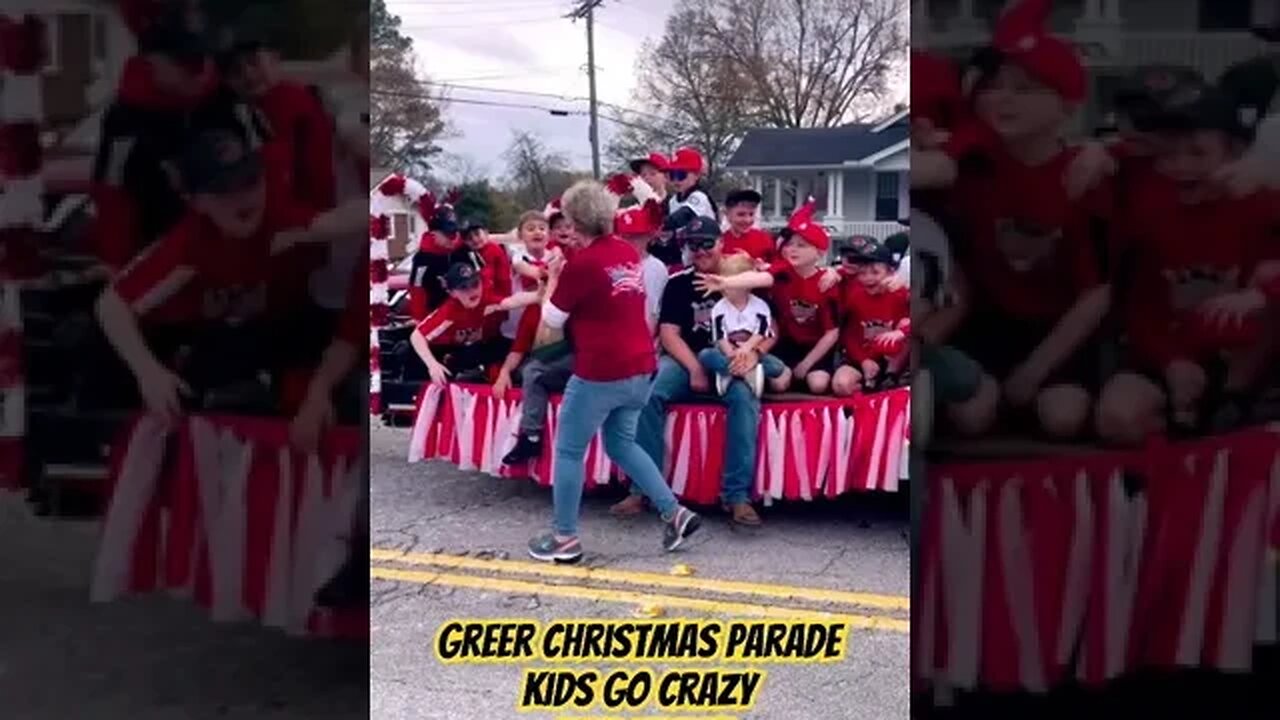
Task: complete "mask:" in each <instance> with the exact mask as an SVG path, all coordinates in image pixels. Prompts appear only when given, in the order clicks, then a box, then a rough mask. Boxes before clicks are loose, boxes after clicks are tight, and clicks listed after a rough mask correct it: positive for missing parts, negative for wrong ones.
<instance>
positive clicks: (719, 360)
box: [698, 347, 787, 387]
mask: <svg viewBox="0 0 1280 720" xmlns="http://www.w3.org/2000/svg"><path fill="white" fill-rule="evenodd" d="M698 362H700V363H702V367H704V368H706V369H707V371H708V372H711V373H715V374H717V375H728V374H729V358H727V357H725V356H724V353H723V352H721V351H720V348H714V347H709V348H707V349H705V350H703V351H702V352H700V353H698ZM760 366H761V367H763V368H764V376H765V377H766V378H769V379H770V380H772V379H773V378H776V377H778V376H779V375H781V374H782V373H784V372H786V371H787V366H786V364H785V363H783V362H782V361H781V360H779V359H778V358H776V357H774V356H772V355H762V356H760ZM731 387H732V386H731Z"/></svg>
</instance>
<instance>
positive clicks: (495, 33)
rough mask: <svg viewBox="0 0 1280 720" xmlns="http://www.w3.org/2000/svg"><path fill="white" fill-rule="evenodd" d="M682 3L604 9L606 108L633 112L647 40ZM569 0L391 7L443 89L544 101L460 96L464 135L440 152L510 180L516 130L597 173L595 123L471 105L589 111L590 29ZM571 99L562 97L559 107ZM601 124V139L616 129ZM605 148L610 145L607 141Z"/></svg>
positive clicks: (430, 1)
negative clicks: (508, 156) (591, 129)
mask: <svg viewBox="0 0 1280 720" xmlns="http://www.w3.org/2000/svg"><path fill="white" fill-rule="evenodd" d="M674 4H675V0H613V1H612V2H609V3H606V5H605V7H603V8H602V9H601V10H599V11H597V20H596V43H595V44H596V63H595V64H596V67H597V69H598V70H597V75H596V84H597V85H596V87H597V93H598V95H599V98H600V100H601V101H602V102H608V103H613V104H616V105H624V106H630V105H631V104H632V103H631V91H632V88H633V86H634V79H633V76H634V68H635V60H636V57H637V56H638V54H639V51H640V46H641V44H642V43H643V42H644V40H645V39H646V38H654V39H655V40H656V39H657V38H659V37H661V35H662V28H663V24H664V23H665V21H666V18H667V15H668V14H669V13H670V12H671V8H672V7H673V6H674ZM573 6H574V3H573V2H570V1H569V0H526V1H525V2H517V1H516V0H469V1H468V0H387V9H388V10H389V11H390V12H391V13H392V14H394V15H399V16H400V19H401V21H402V25H401V30H402V32H403V33H404V34H405V35H407V36H409V37H410V38H412V39H413V46H414V50H415V52H416V53H417V54H418V57H419V58H420V61H421V65H422V70H424V71H425V72H426V74H427V75H428V76H429V77H430V78H431V79H432V80H433V81H436V82H444V81H447V82H455V83H458V84H461V85H469V86H476V87H482V88H491V89H494V90H519V91H524V92H534V93H546V94H550V95H554V96H557V97H537V96H527V95H517V94H509V93H505V92H501V93H499V92H484V91H476V90H470V89H461V88H453V89H451V90H450V91H449V93H450V96H451V97H453V98H455V99H457V100H459V102H454V103H451V104H450V105H449V107H448V110H447V116H448V118H449V121H450V123H451V124H452V126H453V127H454V129H455V130H456V132H457V133H458V135H457V137H454V138H450V139H447V140H445V141H444V142H443V143H442V145H443V146H444V148H445V151H446V152H447V153H449V154H451V155H456V156H463V157H466V158H468V159H469V160H470V161H471V162H472V164H473V166H474V169H475V170H477V171H479V173H480V174H483V175H486V176H489V177H494V178H496V177H499V176H501V175H502V174H503V173H504V172H505V163H504V162H503V160H502V152H503V150H505V149H506V147H507V145H508V144H509V143H510V140H511V134H512V131H513V130H516V129H521V130H524V129H527V130H532V131H534V132H536V133H537V134H538V135H540V136H541V137H542V138H543V139H544V140H545V141H546V142H547V144H548V145H549V146H550V147H551V148H553V149H555V150H558V151H560V152H562V153H563V154H565V155H566V156H568V157H569V159H570V161H571V162H572V163H573V164H574V165H575V166H576V167H578V168H581V169H589V168H590V167H591V145H590V143H589V141H588V139H587V118H586V117H585V116H581V115H577V116H574V115H571V116H569V117H554V116H551V115H550V114H549V113H548V112H547V111H546V110H545V109H519V108H507V107H493V106H484V105H474V104H470V103H467V102H463V101H467V100H477V101H483V102H500V103H513V104H520V105H534V106H538V107H539V108H550V107H554V108H557V109H563V110H570V111H585V110H586V109H587V103H586V102H585V100H583V101H575V100H572V99H571V98H585V97H586V96H587V94H588V86H587V75H586V71H585V68H586V64H587V38H586V27H585V24H584V23H583V22H581V21H579V22H576V23H575V22H572V21H570V20H568V19H566V18H564V17H562V16H563V15H565V14H566V13H567V12H568V11H569V9H570V8H572V7H573ZM560 98H564V99H560ZM613 129H614V128H613V127H611V123H609V121H608V120H603V119H602V120H601V133H602V138H604V139H606V140H607V137H608V133H609V132H610V131H611V130H613ZM601 145H602V147H603V145H604V142H602V143H601Z"/></svg>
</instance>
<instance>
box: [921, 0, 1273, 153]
mask: <svg viewBox="0 0 1280 720" xmlns="http://www.w3.org/2000/svg"><path fill="white" fill-rule="evenodd" d="M1006 4H1007V1H1006V0H912V7H911V30H912V38H911V41H912V45H913V46H915V47H923V48H929V49H931V50H936V51H942V52H948V53H953V54H958V55H961V56H963V54H964V53H966V52H968V51H969V50H971V49H972V48H974V47H976V46H978V45H980V44H982V43H983V42H985V41H986V40H987V39H989V38H990V32H991V29H990V28H991V23H992V21H993V20H994V19H995V18H996V17H997V16H998V15H999V14H1000V12H1001V10H1003V8H1004V7H1005V6H1006ZM1252 5H1253V2H1252V0H1056V2H1054V4H1053V17H1052V30H1053V31H1054V32H1055V33H1057V34H1059V35H1062V36H1064V37H1067V38H1069V39H1071V40H1073V41H1074V42H1075V43H1076V46H1077V47H1078V48H1079V49H1080V52H1081V54H1082V55H1083V56H1084V58H1085V63H1086V65H1087V66H1088V68H1089V76H1090V101H1089V103H1088V105H1087V106H1086V107H1085V111H1084V112H1083V113H1082V114H1081V117H1080V122H1081V127H1080V129H1081V130H1086V131H1087V130H1089V129H1092V128H1093V127H1096V125H1097V124H1098V123H1099V121H1100V120H1101V119H1102V118H1103V116H1104V114H1105V113H1106V112H1107V110H1108V105H1109V104H1110V100H1111V98H1113V97H1114V96H1115V93H1116V90H1117V89H1118V87H1119V86H1120V84H1121V83H1122V82H1123V81H1124V79H1125V78H1126V77H1128V76H1129V75H1130V74H1131V73H1132V71H1133V70H1134V68H1138V67H1142V66H1145V65H1179V66H1185V67H1190V68H1194V69H1195V70H1197V71H1198V72H1200V73H1201V74H1202V75H1204V76H1205V78H1206V79H1208V80H1211V81H1214V80H1217V78H1218V77H1219V76H1220V75H1221V74H1222V71H1223V70H1225V69H1226V68H1227V67H1228V66H1230V65H1232V64H1234V63H1236V62H1239V61H1241V60H1246V59H1248V58H1251V57H1255V56H1257V55H1259V54H1260V53H1262V52H1264V51H1265V49H1266V45H1265V44H1264V43H1262V42H1261V41H1260V40H1258V39H1256V38H1254V37H1253V36H1252V35H1251V34H1250V32H1249V27H1250V19H1251V10H1252Z"/></svg>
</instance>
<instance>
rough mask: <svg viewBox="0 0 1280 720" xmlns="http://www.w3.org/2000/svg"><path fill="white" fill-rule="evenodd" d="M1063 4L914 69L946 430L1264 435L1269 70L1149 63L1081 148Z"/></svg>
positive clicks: (921, 303) (1035, 8)
mask: <svg viewBox="0 0 1280 720" xmlns="http://www.w3.org/2000/svg"><path fill="white" fill-rule="evenodd" d="M1050 4H1051V3H1048V2H1043V1H1041V0H1023V1H1022V2H1019V3H1015V4H1014V5H1013V6H1012V7H1011V8H1010V9H1009V10H1007V11H1006V12H1005V13H1004V14H1003V15H1002V16H1001V17H1000V19H999V20H998V21H997V23H996V26H995V28H994V32H993V35H992V39H991V43H990V45H989V46H988V47H986V48H984V49H982V50H981V51H979V52H978V53H976V54H975V55H974V56H973V58H972V59H971V60H970V61H969V62H968V65H967V66H963V67H962V66H960V65H956V64H952V63H951V62H950V61H949V60H948V59H946V58H942V57H939V56H935V55H930V54H928V53H925V52H922V51H915V52H913V57H912V66H913V77H912V94H913V98H912V104H913V131H912V142H913V155H912V181H913V197H912V204H913V208H914V212H913V225H917V224H918V225H920V226H921V227H925V226H928V227H930V228H931V231H930V235H931V237H932V238H934V241H936V242H932V244H934V245H935V248H934V250H935V251H934V253H933V255H932V261H931V263H930V267H931V268H932V280H931V282H929V283H927V284H928V285H929V286H930V287H929V288H928V289H927V290H926V289H924V287H923V285H921V287H920V288H918V290H919V292H917V293H916V295H915V298H914V299H915V301H916V308H915V312H914V319H915V323H914V331H915V333H916V338H917V340H918V341H919V342H920V343H921V346H922V348H921V349H922V352H921V358H922V362H923V368H924V369H925V370H926V371H927V372H928V374H929V376H930V378H931V380H932V381H933V382H932V383H931V386H932V387H933V388H934V390H935V392H934V398H933V402H934V403H935V406H936V407H937V408H938V409H939V410H940V412H939V413H938V421H939V422H940V423H942V424H944V425H945V430H946V431H948V432H951V433H955V434H960V435H965V436H976V435H984V434H988V433H993V432H1001V431H1010V430H1012V429H1014V428H1016V427H1023V428H1025V427H1029V426H1031V425H1029V424H1028V423H1030V424H1033V425H1034V426H1035V427H1036V428H1037V429H1038V430H1039V432H1040V433H1042V434H1043V435H1044V436H1046V437H1048V438H1051V439H1057V440H1086V441H1088V440H1092V441H1100V442H1103V443H1107V444H1115V445H1121V446H1134V445H1140V444H1142V443H1144V442H1146V441H1147V439H1148V438H1150V437H1152V436H1153V435H1156V434H1161V433H1166V432H1167V433H1170V434H1200V433H1205V432H1214V431H1221V430H1228V429H1231V428H1234V427H1238V426H1240V425H1241V424H1246V423H1250V422H1254V421H1258V420H1260V419H1262V418H1261V417H1260V415H1259V413H1260V406H1259V404H1258V403H1257V398H1258V397H1259V395H1260V391H1261V390H1263V389H1264V388H1265V387H1267V386H1268V385H1269V384H1271V383H1273V382H1274V380H1275V377H1274V376H1273V371H1272V368H1273V366H1274V359H1275V356H1276V350H1277V342H1276V340H1277V330H1278V329H1280V323H1277V322H1276V318H1277V314H1276V308H1277V304H1276V302H1275V300H1276V294H1275V278H1276V277H1277V273H1278V271H1280V264H1278V263H1277V261H1278V260H1280V243H1278V242H1277V241H1276V237H1277V235H1276V231H1277V229H1280V202H1277V200H1280V195H1277V193H1276V192H1275V190H1274V189H1269V188H1268V187H1267V184H1268V182H1271V181H1272V180H1273V179H1274V175H1275V172H1274V168H1275V166H1276V165H1275V164H1276V162H1277V160H1276V158H1275V157H1272V158H1271V164H1270V166H1269V169H1267V167H1268V166H1267V163H1266V162H1265V161H1263V162H1261V163H1259V162H1258V161H1257V154H1258V148H1257V146H1256V145H1255V143H1254V140H1255V135H1256V134H1257V131H1258V129H1259V127H1261V124H1262V122H1263V120H1264V118H1265V117H1266V116H1267V107H1268V106H1269V105H1273V104H1272V102H1271V98H1272V97H1273V96H1274V95H1275V89H1276V73H1275V71H1274V68H1273V69H1272V72H1270V73H1269V74H1268V73H1263V75H1264V76H1266V77H1264V78H1262V79H1259V78H1258V77H1257V75H1256V74H1254V75H1253V76H1252V77H1253V79H1252V80H1246V79H1243V78H1242V76H1244V75H1247V73H1242V72H1241V70H1240V68H1233V69H1232V70H1230V71H1228V73H1227V74H1226V76H1224V77H1223V79H1222V81H1221V82H1219V83H1215V82H1213V80H1212V79H1210V78H1203V77H1201V76H1200V75H1199V74H1198V73H1197V72H1196V71H1195V70H1194V69H1191V68H1177V67H1149V68H1142V69H1140V71H1139V72H1138V73H1137V75H1136V77H1135V78H1134V79H1133V82H1132V83H1131V86H1130V87H1128V88H1125V89H1124V90H1123V91H1122V92H1121V93H1119V94H1118V96H1117V97H1115V98H1109V99H1107V100H1108V102H1109V103H1111V109H1112V110H1114V118H1115V123H1114V127H1111V128H1108V129H1106V132H1105V137H1104V138H1101V139H1072V138H1070V137H1069V136H1068V127H1069V126H1070V122H1071V120H1072V119H1073V116H1074V115H1075V114H1076V113H1077V112H1078V111H1079V110H1080V109H1081V105H1082V103H1083V102H1084V101H1085V98H1086V89H1087V87H1088V85H1089V84H1088V77H1087V72H1086V69H1085V67H1084V65H1083V62H1082V60H1081V58H1080V56H1079V55H1078V53H1077V51H1076V49H1075V48H1074V46H1073V45H1071V44H1070V43H1069V42H1067V41H1065V40H1063V39H1061V38H1058V37H1056V36H1054V35H1052V34H1051V33H1049V32H1048V30H1046V22H1047V18H1048V13H1049V10H1050ZM1264 64H1266V63H1264ZM1272 65H1273V64H1272ZM1259 94H1261V95H1262V96H1263V102H1261V103H1259V102H1258V100H1259V98H1258V96H1259ZM1268 174H1270V175H1271V176H1272V177H1271V178H1268V177H1266V175H1268ZM881 337H884V336H883V335H882V336H881ZM890 337H891V338H892V340H891V341H886V342H890V343H896V340H897V338H898V336H897V335H896V334H893V335H891V336H890ZM868 369H870V368H868Z"/></svg>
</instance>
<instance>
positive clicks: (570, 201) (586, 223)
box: [529, 181, 701, 562]
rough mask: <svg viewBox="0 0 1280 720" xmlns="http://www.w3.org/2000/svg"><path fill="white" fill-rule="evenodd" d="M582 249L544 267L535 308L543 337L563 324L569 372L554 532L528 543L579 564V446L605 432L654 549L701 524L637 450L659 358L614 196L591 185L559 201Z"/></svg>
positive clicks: (544, 556)
mask: <svg viewBox="0 0 1280 720" xmlns="http://www.w3.org/2000/svg"><path fill="white" fill-rule="evenodd" d="M560 206H561V209H562V210H563V211H564V214H565V216H567V217H568V218H569V219H570V220H571V221H573V226H574V233H575V235H577V240H578V241H579V243H580V244H581V249H580V250H578V251H577V252H576V253H575V254H574V256H573V260H572V261H571V262H569V263H567V264H564V263H553V264H552V266H551V267H550V268H549V270H550V272H551V274H552V276H553V282H554V283H555V291H554V292H553V293H552V295H551V297H550V299H549V300H547V301H546V303H545V304H544V305H543V309H542V323H543V325H544V328H543V330H544V331H545V332H543V333H542V334H543V335H544V336H545V335H546V334H547V332H549V331H559V330H561V329H565V328H566V326H567V331H568V332H567V335H568V336H569V337H570V338H571V341H572V344H573V353H574V355H573V376H572V377H571V378H570V379H569V384H568V386H567V387H566V388H565V392H564V400H563V401H562V402H561V405H560V415H559V417H560V420H559V425H558V427H557V430H556V441H555V443H556V444H555V477H554V479H553V481H552V498H553V501H554V507H555V513H554V514H555V521H554V523H553V524H552V531H551V532H549V533H546V534H544V535H541V536H539V537H536V538H534V539H533V540H532V541H530V543H529V554H530V555H531V556H532V557H534V558H535V559H538V560H547V561H554V562H577V561H578V560H580V559H581V558H582V543H581V542H580V541H579V539H578V512H579V507H580V505H581V502H582V484H583V480H584V477H583V473H584V468H583V459H584V457H585V456H586V452H587V445H588V443H590V442H591V439H592V438H593V437H595V435H596V433H597V432H599V431H601V430H603V434H604V450H605V453H607V454H608V456H609V458H610V459H612V460H613V462H614V463H615V464H617V466H618V467H619V468H620V469H621V470H622V472H623V473H625V474H626V476H627V477H628V478H630V479H631V482H632V483H634V484H635V485H636V487H638V488H639V489H640V491H641V492H643V493H644V494H645V495H647V496H648V497H649V500H650V502H651V503H652V504H653V506H654V508H656V509H657V511H658V513H659V514H660V515H661V517H662V519H663V521H664V522H665V525H666V529H665V531H664V535H663V540H662V545H663V548H665V549H666V550H667V551H672V550H675V549H676V548H678V547H679V546H680V545H681V544H682V543H683V542H684V540H685V538H687V537H688V536H689V535H690V534H692V533H693V532H694V531H695V530H697V529H698V527H699V525H700V524H701V519H700V518H699V517H698V516H697V515H696V514H695V513H694V512H692V511H691V510H689V509H687V508H685V507H684V506H682V505H680V503H679V502H678V501H677V500H676V497H675V495H674V494H672V492H671V488H669V487H667V484H666V482H665V481H664V480H663V478H662V472H661V471H660V470H659V469H658V467H657V466H656V465H655V464H654V462H653V460H652V459H651V458H650V457H649V455H648V454H647V453H645V452H644V451H643V450H641V449H640V446H639V445H637V444H636V422H637V421H638V420H639V418H640V410H641V409H642V408H643V407H644V406H645V405H646V404H647V403H648V402H649V388H650V377H651V376H652V375H653V373H654V371H655V370H656V369H657V357H656V354H655V350H654V347H653V340H652V337H651V335H650V334H649V325H648V320H647V318H646V316H645V312H646V311H645V293H644V279H643V273H642V270H641V261H640V253H639V252H638V251H637V250H636V249H635V248H634V247H632V246H631V244H629V243H627V242H626V241H625V240H623V239H621V238H619V237H618V236H616V235H614V234H613V218H614V214H615V213H616V212H617V209H618V201H617V198H616V197H614V196H613V195H612V194H611V193H610V192H609V191H608V190H607V189H606V188H605V187H604V186H603V185H601V184H600V183H598V182H591V181H585V182H580V183H578V184H576V185H574V186H573V187H571V188H569V190H568V192H566V193H565V194H564V197H563V198H562V199H561V202H560Z"/></svg>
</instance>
